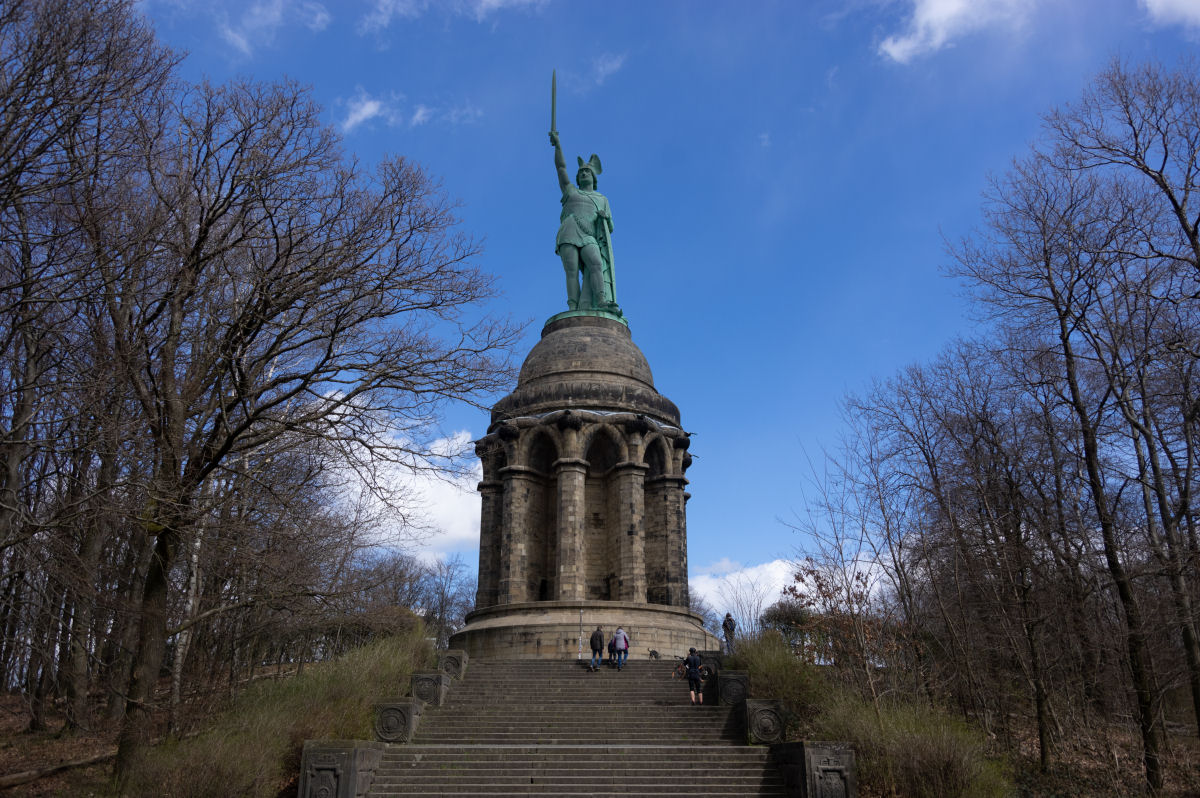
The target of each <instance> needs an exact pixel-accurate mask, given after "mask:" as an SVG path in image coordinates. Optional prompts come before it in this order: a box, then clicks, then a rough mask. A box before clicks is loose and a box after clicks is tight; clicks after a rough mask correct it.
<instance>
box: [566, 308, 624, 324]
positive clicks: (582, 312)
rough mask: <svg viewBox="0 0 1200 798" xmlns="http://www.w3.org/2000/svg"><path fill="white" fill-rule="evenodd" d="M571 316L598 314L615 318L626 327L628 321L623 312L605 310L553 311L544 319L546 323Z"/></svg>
mask: <svg viewBox="0 0 1200 798" xmlns="http://www.w3.org/2000/svg"><path fill="white" fill-rule="evenodd" d="M573 316H599V317H601V318H605V319H616V320H617V321H619V322H621V323H622V324H624V325H625V326H626V327H628V326H629V322H628V320H626V318H625V316H624V315H623V314H621V313H610V312H608V311H607V310H564V311H563V312H562V313H555V314H554V315H553V316H551V317H550V318H548V319H546V324H550V323H551V322H555V321H558V320H559V319H569V318H571V317H573Z"/></svg>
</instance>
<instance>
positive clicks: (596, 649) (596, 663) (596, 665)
mask: <svg viewBox="0 0 1200 798" xmlns="http://www.w3.org/2000/svg"><path fill="white" fill-rule="evenodd" d="M603 656H604V630H603V629H601V628H600V627H599V626H597V627H596V631H594V632H592V661H591V663H590V664H589V665H588V670H589V671H591V672H592V673H595V672H596V671H598V670H600V659H601V658H602V657H603Z"/></svg>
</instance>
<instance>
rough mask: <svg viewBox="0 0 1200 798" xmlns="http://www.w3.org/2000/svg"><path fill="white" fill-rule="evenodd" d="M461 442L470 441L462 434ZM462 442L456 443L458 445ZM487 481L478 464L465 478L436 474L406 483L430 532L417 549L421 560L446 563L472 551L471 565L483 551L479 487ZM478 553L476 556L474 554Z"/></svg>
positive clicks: (414, 476)
mask: <svg viewBox="0 0 1200 798" xmlns="http://www.w3.org/2000/svg"><path fill="white" fill-rule="evenodd" d="M457 438H461V439H464V440H468V441H469V440H470V435H469V434H468V433H466V432H460V433H458V435H457ZM460 442H461V441H459V440H456V441H455V444H456V445H457V444H458V443H460ZM481 479H483V465H482V464H481V463H480V462H479V461H475V462H474V463H473V464H472V466H471V469H470V471H469V472H468V473H466V474H465V475H462V476H459V477H455V478H453V479H449V478H444V477H441V478H439V477H436V476H433V475H432V474H416V475H413V476H410V477H408V478H407V479H406V482H407V484H408V488H409V489H410V490H411V495H412V503H413V505H414V509H415V513H416V514H417V515H419V516H420V517H421V518H422V522H423V524H424V525H425V526H426V527H427V528H428V529H429V530H430V534H429V536H428V537H427V538H425V539H423V540H422V541H421V543H420V545H419V546H418V547H417V556H418V557H420V558H421V559H423V560H425V561H427V562H428V561H432V560H435V559H445V558H446V557H447V556H448V555H449V554H451V553H453V552H461V551H468V553H467V554H465V555H464V556H465V558H466V559H467V561H468V563H469V564H471V565H473V563H470V560H471V558H472V557H473V556H475V555H477V554H478V550H479V513H480V506H481V499H480V497H479V492H478V491H477V490H476V486H477V485H478V484H479V480H481ZM472 549H473V550H474V552H473V553H472V552H471V551H470V550H472Z"/></svg>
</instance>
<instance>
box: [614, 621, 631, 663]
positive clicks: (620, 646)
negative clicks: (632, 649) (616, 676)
mask: <svg viewBox="0 0 1200 798" xmlns="http://www.w3.org/2000/svg"><path fill="white" fill-rule="evenodd" d="M613 647H614V648H615V649H616V650H617V670H621V667H622V666H623V665H624V664H625V659H626V658H627V657H628V656H629V635H627V634H625V630H624V629H622V628H621V627H619V626H618V627H617V631H616V632H615V633H614V634H613Z"/></svg>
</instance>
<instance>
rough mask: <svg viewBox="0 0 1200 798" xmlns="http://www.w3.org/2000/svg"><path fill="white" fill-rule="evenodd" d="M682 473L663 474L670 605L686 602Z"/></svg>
mask: <svg viewBox="0 0 1200 798" xmlns="http://www.w3.org/2000/svg"><path fill="white" fill-rule="evenodd" d="M685 484H687V480H686V479H684V478H683V477H671V476H668V477H663V480H662V487H663V501H664V503H665V504H666V519H665V522H666V532H667V603H668V604H669V605H671V606H673V607H686V606H687V605H688V589H687V526H686V525H687V522H686V521H685V520H684V519H685V517H686V515H685V514H686V509H685V504H686V501H687V494H686V493H684V492H683V486H684V485H685Z"/></svg>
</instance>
